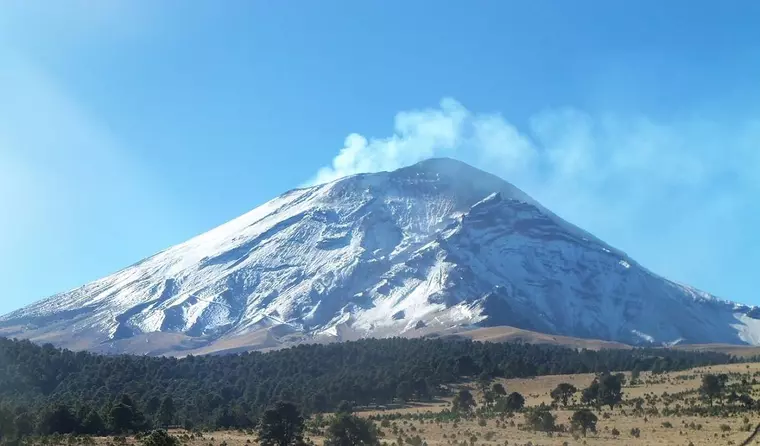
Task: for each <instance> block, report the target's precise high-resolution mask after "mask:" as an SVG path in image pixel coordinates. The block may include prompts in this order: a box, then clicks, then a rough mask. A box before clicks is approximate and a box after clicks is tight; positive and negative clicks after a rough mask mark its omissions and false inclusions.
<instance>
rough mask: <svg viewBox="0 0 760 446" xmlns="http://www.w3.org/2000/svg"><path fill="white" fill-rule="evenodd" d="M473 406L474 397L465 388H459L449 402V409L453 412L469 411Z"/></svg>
mask: <svg viewBox="0 0 760 446" xmlns="http://www.w3.org/2000/svg"><path fill="white" fill-rule="evenodd" d="M473 407H475V398H474V397H473V396H472V393H470V391H469V390H467V389H461V390H460V391H459V392H457V394H456V396H454V400H453V401H452V402H451V409H452V410H453V411H454V412H463V413H470V412H471V411H472V408H473Z"/></svg>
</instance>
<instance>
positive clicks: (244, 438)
mask: <svg viewBox="0 0 760 446" xmlns="http://www.w3.org/2000/svg"><path fill="white" fill-rule="evenodd" d="M707 373H709V374H720V373H726V374H729V377H730V381H729V386H730V385H731V383H734V382H739V381H740V380H742V379H745V380H747V381H750V384H749V387H748V388H750V389H751V390H750V393H751V394H752V397H753V398H755V399H757V398H758V396H759V395H760V384H752V382H751V379H752V377H753V375H754V374H755V373H757V374H758V375H757V376H758V377H760V363H752V364H732V365H723V366H714V367H705V368H699V369H692V370H687V371H683V372H673V373H665V374H660V375H652V374H650V373H642V374H641V376H640V379H639V384H635V385H631V384H630V373H628V374H626V375H627V378H628V380H627V384H626V385H625V386H624V388H623V392H624V394H623V404H622V405H620V406H616V407H615V408H614V409H613V410H609V408H608V407H607V408H603V409H601V411H598V412H595V413H596V415H597V416H598V424H597V431H596V433H588V434H587V436H586V437H583V436H581V435H579V434H577V433H576V434H573V433H570V432H569V431H567V430H566V431H565V432H562V431H560V432H553V433H551V434H548V433H544V432H534V431H531V430H529V429H526V428H525V427H524V423H525V415H524V413H515V414H511V415H510V414H496V415H489V416H486V417H477V416H474V417H471V418H469V419H465V418H462V419H459V420H458V421H454V420H451V419H449V420H445V417H438V419H437V420H436V415H435V414H440V413H441V412H442V411H447V410H448V409H449V408H450V407H451V403H450V401H447V400H442V401H439V402H437V403H431V404H419V405H411V406H409V407H404V408H399V409H389V410H367V411H358V412H357V415H359V416H362V417H367V418H369V417H372V418H374V419H375V423H376V425H377V427H378V429H379V430H380V431H381V432H382V438H381V444H382V443H386V444H388V445H391V444H396V445H398V444H409V445H415V444H420V445H422V444H427V445H429V446H433V445H457V446H466V445H468V446H471V445H532V446H538V445H607V444H621V445H690V444H691V445H695V446H696V445H711V446H714V445H740V444H742V442H743V441H744V440H745V439H746V438H747V437H749V435H750V432H748V431H747V430H748V429H749V428H751V429H754V427H755V426H756V425H757V424H758V423H760V415H759V414H758V412H757V410H756V409H755V410H752V411H739V412H736V413H733V412H732V411H730V410H729V411H726V412H727V413H725V414H723V415H716V416H704V415H703V416H700V415H670V416H663V415H662V414H661V412H662V410H663V409H665V407H670V408H673V407H675V405H679V406H682V407H687V406H688V405H692V406H693V405H696V406H703V405H706V404H707V403H704V402H702V401H701V400H699V401H697V400H698V398H699V395H698V388H699V386H700V384H701V381H702V376H703V375H704V374H707ZM593 379H594V375H592V374H583V375H557V376H543V377H537V378H532V379H509V380H501V381H499V382H501V383H502V384H503V385H504V386H505V387H506V389H507V391H508V392H519V393H521V394H522V395H524V396H525V399H526V408H528V409H529V408H530V407H535V406H537V405H540V404H541V403H544V404H551V403H552V398H551V396H550V392H551V390H552V389H554V388H555V387H556V386H557V384H560V383H569V384H573V385H574V386H575V387H577V388H578V389H583V388H585V387H587V386H588V385H589V384H590V383H591V382H592V381H593ZM758 379H760V378H758ZM467 387H468V388H471V389H472V393H473V394H474V395H475V397H476V400H477V401H478V404H480V402H481V401H482V395H481V394H480V392H478V391H476V390H475V387H476V386H467ZM663 395H666V396H667V395H679V396H677V397H675V398H673V399H672V400H669V399H668V398H663ZM654 396H657V397H658V398H656V399H654V398H653V397H654ZM578 397H579V394H576V397H574V398H576V401H577V398H578ZM637 398H642V399H645V400H646V401H647V402H646V403H645V404H644V405H643V410H644V412H645V413H641V411H639V412H638V413H636V414H634V412H636V410H635V404H633V401H636V399H637ZM690 400H691V402H690ZM571 404H572V402H571ZM717 404H718V403H716V405H717ZM655 408H656V409H657V411H658V412H660V413H658V414H655ZM551 412H552V414H554V415H555V416H556V423H557V424H558V425H559V424H562V425H564V426H565V427H566V428H569V426H570V417H571V416H572V414H573V410H571V409H563V408H561V407H559V408H552V410H551ZM329 417H330V415H324V416H323V418H325V419H329ZM381 417H387V418H390V419H388V420H386V421H384V422H383V421H380V420H379V419H377V418H381ZM309 424H310V427H311V430H310V433H309V434H307V437H308V438H309V440H310V441H312V442H314V443H315V444H318V445H320V444H322V441H323V438H322V437H321V436H320V435H319V434H318V433H316V432H317V431H319V430H320V428H319V427H316V426H315V422H314V421H313V420H311V421H309ZM636 429H637V430H638V431H639V432H640V433H639V435H638V437H636V436H634V435H632V430H636ZM568 430H569V429H568ZM174 434H175V435H178V436H180V437H182V438H184V440H183V443H184V444H186V445H188V446H220V445H221V446H225V445H226V446H244V445H250V444H256V442H257V440H256V437H255V435H253V434H252V433H250V432H249V433H243V432H210V433H204V434H203V437H202V438H197V437H196V438H192V439H190V438H189V437H188V436H186V434H187V433H185V432H182V431H177V432H174ZM416 437H419V438H418V439H417V438H416ZM399 441H400V442H401V443H399ZM98 443H100V444H111V445H115V444H116V443H114V441H113V439H106V438H103V439H99V441H98ZM135 443H136V441H135V440H134V439H127V444H135ZM752 444H760V436H758V439H757V440H755V441H753V442H752Z"/></svg>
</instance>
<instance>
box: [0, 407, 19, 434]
mask: <svg viewBox="0 0 760 446" xmlns="http://www.w3.org/2000/svg"><path fill="white" fill-rule="evenodd" d="M15 436H16V430H15V429H14V425H13V414H12V413H11V411H9V410H7V409H5V408H3V407H0V441H3V440H5V439H9V438H13V437H15Z"/></svg>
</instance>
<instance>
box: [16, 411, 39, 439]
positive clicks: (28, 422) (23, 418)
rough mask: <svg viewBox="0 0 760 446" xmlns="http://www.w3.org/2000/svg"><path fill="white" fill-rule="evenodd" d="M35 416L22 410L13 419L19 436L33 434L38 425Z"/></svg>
mask: <svg viewBox="0 0 760 446" xmlns="http://www.w3.org/2000/svg"><path fill="white" fill-rule="evenodd" d="M36 421H37V420H35V418H34V416H33V415H32V414H30V413H29V412H21V413H19V414H18V415H16V418H15V419H14V420H13V426H14V430H15V431H16V435H17V436H18V437H19V438H22V437H26V436H29V435H32V434H33V433H34V427H35V425H36Z"/></svg>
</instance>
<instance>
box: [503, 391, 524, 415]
mask: <svg viewBox="0 0 760 446" xmlns="http://www.w3.org/2000/svg"><path fill="white" fill-rule="evenodd" d="M505 403H506V409H507V410H509V411H511V412H515V411H518V410H522V408H523V407H525V397H523V396H522V394H520V393H518V392H512V393H510V394H509V396H508V397H507V399H506V401H505Z"/></svg>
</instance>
